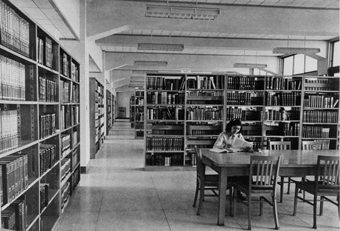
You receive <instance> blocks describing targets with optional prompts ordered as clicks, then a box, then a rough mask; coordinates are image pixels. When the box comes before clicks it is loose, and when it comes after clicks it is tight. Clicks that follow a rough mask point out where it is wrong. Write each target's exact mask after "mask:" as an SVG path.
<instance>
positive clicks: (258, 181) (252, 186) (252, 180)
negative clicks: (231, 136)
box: [230, 155, 281, 230]
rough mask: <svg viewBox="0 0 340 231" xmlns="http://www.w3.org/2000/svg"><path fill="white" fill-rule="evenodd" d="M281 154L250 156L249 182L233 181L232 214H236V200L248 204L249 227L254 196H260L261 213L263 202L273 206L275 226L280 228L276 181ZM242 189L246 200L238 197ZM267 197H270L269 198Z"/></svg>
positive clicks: (249, 225) (231, 185)
mask: <svg viewBox="0 0 340 231" xmlns="http://www.w3.org/2000/svg"><path fill="white" fill-rule="evenodd" d="M280 161H281V156H254V155H252V156H251V157H250V168H249V183H248V184H245V183H242V182H231V183H230V187H233V190H234V192H233V196H232V198H231V199H230V205H231V206H230V214H231V216H234V214H235V211H236V200H237V201H239V202H241V203H242V204H244V205H246V206H248V229H249V230H250V229H251V203H252V200H253V197H255V196H256V197H260V215H262V208H263V202H264V201H266V202H267V203H269V204H270V205H271V206H273V213H274V221H275V228H276V229H279V227H280V225H279V220H278V214H277V204H276V183H277V176H278V172H279V168H280ZM238 191H241V192H243V193H244V194H245V195H246V196H247V200H246V201H240V200H238V199H237V197H236V195H237V192H238ZM267 197H270V199H268V198H267Z"/></svg>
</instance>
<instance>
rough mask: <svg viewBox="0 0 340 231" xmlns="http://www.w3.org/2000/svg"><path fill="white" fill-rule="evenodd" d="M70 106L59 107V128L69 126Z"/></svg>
mask: <svg viewBox="0 0 340 231" xmlns="http://www.w3.org/2000/svg"><path fill="white" fill-rule="evenodd" d="M71 122H72V120H71V106H69V105H61V107H60V128H61V129H67V128H69V127H70V126H71Z"/></svg>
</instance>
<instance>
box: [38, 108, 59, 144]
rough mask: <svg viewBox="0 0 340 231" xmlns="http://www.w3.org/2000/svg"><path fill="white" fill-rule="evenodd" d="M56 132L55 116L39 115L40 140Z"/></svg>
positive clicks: (52, 114) (53, 114)
mask: <svg viewBox="0 0 340 231" xmlns="http://www.w3.org/2000/svg"><path fill="white" fill-rule="evenodd" d="M55 132H56V114H55V113H51V114H45V115H40V138H41V139H42V138H45V137H47V136H50V135H52V134H54V133H55Z"/></svg>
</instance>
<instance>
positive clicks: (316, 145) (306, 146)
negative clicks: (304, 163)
mask: <svg viewBox="0 0 340 231" xmlns="http://www.w3.org/2000/svg"><path fill="white" fill-rule="evenodd" d="M321 149H322V143H321V142H320V141H317V140H305V141H302V150H321Z"/></svg>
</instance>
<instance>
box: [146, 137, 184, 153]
mask: <svg viewBox="0 0 340 231" xmlns="http://www.w3.org/2000/svg"><path fill="white" fill-rule="evenodd" d="M183 147H184V139H183V138H156V137H147V138H146V150H147V151H182V150H183Z"/></svg>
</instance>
